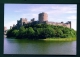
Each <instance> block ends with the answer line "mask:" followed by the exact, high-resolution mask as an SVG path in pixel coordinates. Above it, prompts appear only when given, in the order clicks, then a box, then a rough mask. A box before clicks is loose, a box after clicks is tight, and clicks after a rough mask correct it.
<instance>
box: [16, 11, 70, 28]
mask: <svg viewBox="0 0 80 57" xmlns="http://www.w3.org/2000/svg"><path fill="white" fill-rule="evenodd" d="M38 19H39V20H38V21H35V18H33V19H31V22H28V21H27V19H26V18H20V20H17V24H16V25H15V26H17V28H20V27H21V26H23V24H28V23H32V24H40V23H47V24H51V25H56V26H63V27H68V28H71V21H68V22H66V23H63V22H48V14H47V13H44V12H42V13H40V14H39V16H38Z"/></svg>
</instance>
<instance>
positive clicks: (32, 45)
mask: <svg viewBox="0 0 80 57" xmlns="http://www.w3.org/2000/svg"><path fill="white" fill-rule="evenodd" d="M4 54H52V55H54V54H55V55H76V41H72V42H53V41H42V40H26V39H23V40H22V39H7V38H4Z"/></svg>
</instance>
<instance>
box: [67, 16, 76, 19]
mask: <svg viewBox="0 0 80 57" xmlns="http://www.w3.org/2000/svg"><path fill="white" fill-rule="evenodd" d="M67 19H72V20H76V16H69V17H67Z"/></svg>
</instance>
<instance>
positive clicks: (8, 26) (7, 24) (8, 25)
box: [4, 20, 17, 29]
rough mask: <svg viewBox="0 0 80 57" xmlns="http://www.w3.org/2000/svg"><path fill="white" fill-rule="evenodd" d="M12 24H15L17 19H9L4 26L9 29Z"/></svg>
mask: <svg viewBox="0 0 80 57" xmlns="http://www.w3.org/2000/svg"><path fill="white" fill-rule="evenodd" d="M13 24H17V20H16V21H11V22H9V23H6V24H5V25H4V26H5V27H7V29H9V28H10V26H13Z"/></svg>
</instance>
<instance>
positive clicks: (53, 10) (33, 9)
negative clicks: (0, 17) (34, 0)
mask: <svg viewBox="0 0 80 57" xmlns="http://www.w3.org/2000/svg"><path fill="white" fill-rule="evenodd" d="M42 12H45V13H47V14H48V21H51V22H52V21H53V22H64V23H65V22H67V21H71V28H73V29H74V30H77V4H4V26H5V27H7V29H10V26H13V24H17V20H20V18H27V20H28V21H30V20H31V19H32V18H35V21H38V14H39V13H42Z"/></svg>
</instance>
